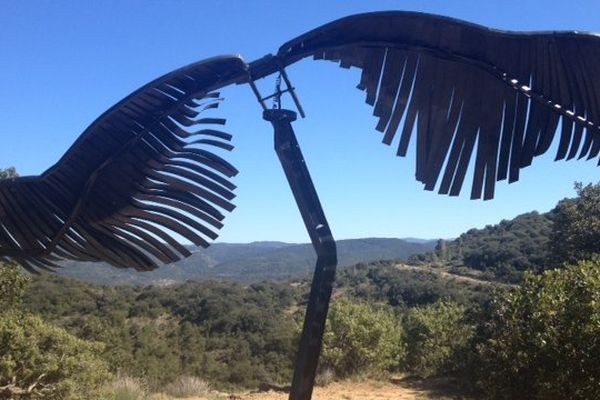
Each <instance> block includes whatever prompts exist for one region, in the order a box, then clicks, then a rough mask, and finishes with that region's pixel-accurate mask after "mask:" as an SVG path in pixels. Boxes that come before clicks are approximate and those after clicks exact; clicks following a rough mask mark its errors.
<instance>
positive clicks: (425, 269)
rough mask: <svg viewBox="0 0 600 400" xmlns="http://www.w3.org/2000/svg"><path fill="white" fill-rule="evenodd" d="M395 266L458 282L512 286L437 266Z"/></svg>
mask: <svg viewBox="0 0 600 400" xmlns="http://www.w3.org/2000/svg"><path fill="white" fill-rule="evenodd" d="M395 267H396V268H397V269H399V270H403V271H423V272H430V273H432V274H436V275H439V276H442V277H444V278H447V279H454V280H456V281H459V282H465V283H468V284H471V285H492V286H493V285H502V286H512V285H508V284H505V283H499V282H492V281H486V280H483V279H477V278H474V277H471V276H464V275H458V274H453V273H452V272H448V271H444V270H443V269H439V268H431V267H426V266H423V267H421V266H417V265H406V264H396V265H395Z"/></svg>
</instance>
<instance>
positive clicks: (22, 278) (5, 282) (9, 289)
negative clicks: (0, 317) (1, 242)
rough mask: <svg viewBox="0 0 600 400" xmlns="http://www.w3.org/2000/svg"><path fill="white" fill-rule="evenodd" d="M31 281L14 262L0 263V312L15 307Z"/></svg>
mask: <svg viewBox="0 0 600 400" xmlns="http://www.w3.org/2000/svg"><path fill="white" fill-rule="evenodd" d="M30 282H31V280H30V278H29V276H27V275H25V274H23V273H22V272H21V270H20V269H19V267H18V266H17V265H15V264H0V312H6V311H9V310H15V309H17V308H18V307H19V306H20V304H21V300H22V299H23V295H24V294H25V291H26V290H27V288H28V287H29V283H30Z"/></svg>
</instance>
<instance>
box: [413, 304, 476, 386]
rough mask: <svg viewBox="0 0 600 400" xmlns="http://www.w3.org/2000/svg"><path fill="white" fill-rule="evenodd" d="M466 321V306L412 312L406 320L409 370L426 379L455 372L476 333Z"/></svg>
mask: <svg viewBox="0 0 600 400" xmlns="http://www.w3.org/2000/svg"><path fill="white" fill-rule="evenodd" d="M464 319H465V307H464V306H461V305H459V304H456V303H452V302H445V301H440V302H437V303H434V304H432V305H428V306H423V307H415V308H412V309H410V310H409V312H408V314H407V316H406V318H405V321H404V329H405V332H406V348H407V354H406V368H407V370H408V371H409V372H411V373H413V374H415V375H418V376H420V377H423V378H427V377H430V376H436V375H442V374H447V373H450V372H452V371H453V370H454V369H455V367H456V366H455V365H454V360H455V358H456V357H457V354H458V353H461V352H463V351H465V349H466V348H467V345H468V343H469V339H470V338H471V336H472V335H473V331H474V328H473V327H472V326H470V325H469V324H467V323H465V321H464Z"/></svg>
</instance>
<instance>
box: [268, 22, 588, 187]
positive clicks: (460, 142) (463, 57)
mask: <svg viewBox="0 0 600 400" xmlns="http://www.w3.org/2000/svg"><path fill="white" fill-rule="evenodd" d="M278 56H279V58H280V59H281V60H282V62H283V63H284V64H285V65H289V64H291V63H294V62H296V61H298V60H300V59H302V58H304V57H307V56H313V57H314V58H315V59H325V60H331V61H336V62H339V64H340V66H341V67H344V68H349V67H357V68H360V69H361V70H362V76H361V80H360V83H359V85H358V88H359V89H361V90H363V91H365V92H366V102H367V103H368V104H370V105H371V106H373V107H374V115H375V116H376V117H378V118H379V121H378V123H377V130H379V131H381V132H383V142H384V143H386V144H391V143H392V141H393V140H394V138H395V137H397V136H399V144H398V152H397V154H398V155H399V156H404V155H405V154H406V152H407V149H408V146H409V141H410V140H411V136H413V135H415V136H416V138H412V139H413V140H416V152H417V154H416V178H417V180H419V181H420V182H422V183H423V184H424V185H425V189H428V190H433V189H434V188H436V187H438V190H439V192H440V193H442V194H450V195H458V194H459V192H460V190H461V187H462V184H463V181H464V179H465V175H466V172H467V169H468V167H469V165H470V164H471V163H472V162H474V172H473V184H472V190H471V197H472V198H480V197H481V196H482V194H483V196H484V198H485V199H491V198H492V197H493V196H494V185H495V182H496V181H500V180H504V179H506V178H508V180H509V182H514V181H516V180H518V179H519V170H520V169H521V168H523V167H526V166H528V165H530V164H531V162H532V159H533V157H535V156H538V155H541V154H543V153H544V152H546V151H547V150H548V148H549V147H550V145H551V143H552V141H553V138H554V136H555V133H556V132H557V130H559V131H560V142H559V146H558V153H557V155H556V159H557V160H558V159H567V160H568V159H572V158H574V157H577V158H584V157H586V158H588V159H590V158H594V157H597V156H598V153H599V152H600V135H599V133H600V130H599V124H600V37H599V36H598V35H594V34H587V33H579V32H539V33H517V32H503V31H498V30H492V29H488V28H485V27H482V26H478V25H474V24H470V23H465V22H462V21H458V20H454V19H451V18H444V17H438V16H433V15H428V14H421V13H412V12H383V13H373V14H363V15H357V16H351V17H347V18H343V19H340V20H338V21H334V22H332V23H329V24H327V25H324V26H322V27H320V28H317V29H315V30H313V31H310V32H308V33H306V34H304V35H302V36H300V37H298V38H296V39H293V40H292V41H290V42H288V43H286V44H284V45H283V46H282V47H281V48H280V50H279V53H278ZM559 123H560V129H557V128H558V127H559ZM415 126H416V129H415V132H414V134H413V127H415ZM398 131H400V132H399V134H398Z"/></svg>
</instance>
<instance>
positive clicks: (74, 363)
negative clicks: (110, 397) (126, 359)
mask: <svg viewBox="0 0 600 400" xmlns="http://www.w3.org/2000/svg"><path fill="white" fill-rule="evenodd" d="M101 351H102V346H101V345H100V344H97V343H91V342H86V341H84V340H81V339H78V338H76V337H75V336H72V335H70V334H69V333H67V332H66V331H65V330H63V329H61V328H58V327H55V326H52V325H50V324H47V323H45V322H44V321H43V320H42V319H41V318H39V317H36V316H33V315H27V314H22V313H19V312H5V313H2V314H0V387H4V388H5V389H4V390H3V391H0V398H7V399H8V398H29V399H42V398H43V399H49V400H51V399H89V398H91V397H90V396H92V397H93V395H94V393H97V391H98V389H99V388H100V386H101V385H102V384H103V382H104V381H105V380H106V379H108V378H109V373H108V368H107V366H106V364H105V363H104V362H103V361H101V360H100V358H99V357H98V355H99V353H100V352H101ZM21 392H22V393H24V394H26V395H23V396H21V397H19V396H17V395H18V394H19V393H21Z"/></svg>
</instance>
